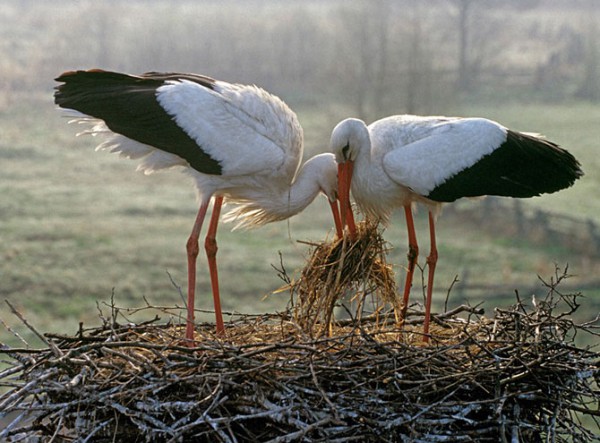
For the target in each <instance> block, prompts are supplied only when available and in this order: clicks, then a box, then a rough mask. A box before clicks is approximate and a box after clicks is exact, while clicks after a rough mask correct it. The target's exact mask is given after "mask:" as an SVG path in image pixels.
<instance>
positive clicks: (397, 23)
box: [0, 0, 600, 345]
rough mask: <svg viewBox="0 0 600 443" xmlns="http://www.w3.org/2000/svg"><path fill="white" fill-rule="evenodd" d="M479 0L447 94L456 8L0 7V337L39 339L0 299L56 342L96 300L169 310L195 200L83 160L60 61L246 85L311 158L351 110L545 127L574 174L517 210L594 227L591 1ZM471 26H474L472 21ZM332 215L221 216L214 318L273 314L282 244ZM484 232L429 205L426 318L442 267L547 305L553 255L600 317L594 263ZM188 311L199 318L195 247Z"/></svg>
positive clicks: (321, 208) (161, 182)
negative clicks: (460, 79) (468, 79)
mask: <svg viewBox="0 0 600 443" xmlns="http://www.w3.org/2000/svg"><path fill="white" fill-rule="evenodd" d="M492 3H493V2H486V3H485V5H488V6H481V7H477V8H475V9H474V10H473V14H475V15H473V16H472V17H471V22H470V23H471V25H472V28H471V31H473V32H471V34H470V35H471V40H472V41H471V42H470V46H469V48H467V49H469V54H468V55H469V58H470V60H471V61H472V62H473V63H474V64H475V65H476V67H477V69H478V70H479V71H480V74H482V77H481V78H480V79H479V80H478V81H477V82H475V83H474V84H475V88H474V90H473V91H462V92H459V91H456V90H455V88H454V86H455V84H456V83H455V78H456V76H455V74H456V69H457V60H456V58H457V43H458V41H459V38H458V34H457V28H456V21H454V19H453V18H456V17H457V10H456V8H455V4H454V2H447V1H442V0H438V1H436V2H431V3H430V2H427V5H425V3H422V4H421V3H419V2H407V1H404V2H397V1H379V2H377V7H376V8H373V7H372V4H373V3H372V2H371V1H368V2H363V1H354V2H348V1H344V2H341V1H336V0H330V1H327V2H324V1H321V0H319V1H303V2H293V1H289V2H271V1H267V0H265V1H260V0H254V1H253V2H252V13H253V14H252V17H249V15H248V10H249V8H248V3H247V2H246V1H244V2H239V1H230V2H212V1H178V2H170V1H167V0H156V1H153V2H148V1H142V0H135V1H130V2H116V1H87V0H82V1H77V2H73V1H69V0H57V1H55V2H34V1H23V0H7V1H5V2H2V4H1V5H0V25H2V26H0V36H1V37H2V38H0V53H1V54H3V57H2V59H1V60H0V73H2V75H0V244H1V245H2V247H1V248H0V319H1V320H2V321H3V322H5V324H6V327H0V341H1V342H6V343H10V344H16V343H18V339H17V338H16V337H15V336H14V335H13V334H12V333H11V332H10V331H9V330H8V328H12V329H13V330H14V331H15V332H17V333H19V334H21V335H23V336H25V337H27V339H28V340H31V344H32V345H36V344H37V342H36V341H35V339H32V334H31V333H30V332H29V331H27V329H26V328H25V327H24V326H23V325H22V324H21V322H20V321H19V320H18V319H17V318H16V317H15V316H14V315H12V314H11V313H10V310H9V308H8V307H7V305H5V303H4V300H8V301H10V302H11V303H12V304H14V305H15V306H16V307H17V308H18V309H19V310H20V311H21V312H22V313H23V315H24V316H25V317H26V318H27V319H28V320H29V321H30V322H31V323H32V324H33V325H35V326H36V327H37V328H38V329H39V330H40V331H54V332H62V333H73V332H75V331H76V330H77V328H78V325H79V322H83V323H84V325H97V324H98V323H99V322H100V320H99V318H98V311H97V304H100V305H103V304H105V303H109V302H110V300H111V297H114V300H115V301H116V304H117V305H119V306H123V307H139V306H143V305H144V304H145V301H144V299H146V300H147V301H148V302H149V303H151V304H153V305H162V306H174V305H178V306H183V300H182V298H181V292H183V293H185V290H186V252H185V243H186V240H187V238H188V235H189V233H190V230H191V228H192V224H193V222H194V217H195V214H196V211H197V209H198V208H197V202H196V196H195V190H194V186H193V184H192V182H191V180H190V179H189V178H188V177H186V176H185V175H183V174H181V173H180V172H179V171H176V170H174V171H167V172H162V173H157V174H154V175H152V176H144V175H143V174H140V173H137V172H135V168H136V164H135V162H133V161H128V160H123V159H120V158H118V157H117V156H114V155H111V154H108V153H106V152H94V147H95V146H96V145H97V144H98V140H95V139H93V138H91V137H89V136H82V137H75V134H76V133H77V132H79V131H80V130H81V128H79V127H77V126H76V125H68V124H67V120H68V119H67V118H65V117H62V116H61V114H60V112H58V111H57V110H56V109H55V106H54V104H53V100H52V94H53V91H52V87H53V81H52V79H53V78H54V77H55V76H56V75H58V74H60V72H62V71H64V70H68V69H77V68H92V67H102V68H105V69H114V70H120V71H125V72H144V71H148V70H165V71H167V70H173V71H191V72H198V73H203V74H206V75H210V76H214V77H216V78H221V79H224V80H228V81H235V82H243V83H256V84H258V85H260V86H263V87H265V88H266V89H268V90H270V91H272V92H274V93H276V94H278V95H280V96H281V97H282V98H283V99H284V100H286V101H287V102H288V103H289V104H290V105H291V106H292V107H293V108H294V109H295V110H296V112H297V113H298V115H299V118H300V121H301V123H302V125H303V127H304V131H305V142H306V143H305V145H306V149H305V156H306V157H308V156H310V155H313V154H315V153H317V152H322V151H324V150H325V149H326V148H327V145H328V141H329V135H330V133H331V130H332V128H333V127H334V126H335V124H336V123H337V122H338V121H340V120H341V119H343V118H346V117H349V116H359V115H362V116H364V117H365V119H367V120H369V121H372V120H373V119H374V118H376V117H381V116H383V115H388V114H392V113H403V112H416V113H422V114H446V115H463V116H483V117H489V118H492V119H496V120H498V121H500V122H501V123H503V124H505V125H506V126H509V127H511V128H514V129H516V130H523V131H530V132H540V133H543V134H545V135H547V136H548V137H549V138H550V139H551V140H553V141H556V142H558V143H559V144H561V145H563V146H564V147H565V148H568V149H569V150H570V151H571V152H573V153H574V154H575V156H576V157H577V158H578V159H579V160H580V161H581V163H582V164H583V168H584V171H585V172H586V176H585V177H584V178H583V179H582V180H580V181H579V182H577V183H576V185H575V186H574V187H573V188H571V189H568V190H565V191H563V192H560V193H557V194H554V195H550V196H543V197H541V198H534V199H530V200H527V201H524V202H523V206H524V207H525V208H528V209H532V208H541V209H543V210H545V211H551V212H552V213H556V214H566V215H569V216H573V217H577V218H578V219H580V220H583V221H585V220H593V221H595V222H596V223H600V199H598V197H597V190H598V189H599V186H600V177H599V175H598V171H600V158H599V156H598V154H597V148H598V143H599V140H600V125H599V124H598V122H600V106H598V105H597V103H598V102H597V101H596V102H595V103H596V104H594V101H593V100H592V101H586V102H583V101H576V100H575V99H573V97H574V94H573V91H575V90H577V89H578V88H580V86H581V85H580V83H581V82H580V79H581V78H583V77H582V76H583V74H584V73H585V72H587V71H586V69H590V71H589V72H592V73H593V70H591V69H592V68H593V67H594V66H595V65H594V63H595V62H597V61H598V58H597V57H596V56H597V51H596V52H594V51H593V50H588V51H587V52H586V50H585V48H591V49H594V48H597V46H594V45H593V44H591V43H590V44H588V43H589V42H592V43H593V42H594V41H595V40H594V39H596V40H597V39H598V38H597V37H598V35H597V33H596V30H597V27H594V26H592V25H593V24H594V23H593V22H592V21H590V20H591V19H592V18H593V17H594V16H593V14H592V12H594V13H595V9H594V8H592V6H591V3H590V7H589V10H588V9H586V8H584V7H583V6H581V5H580V6H578V7H577V8H574V7H571V5H570V4H569V5H566V4H563V3H561V2H553V1H549V0H543V1H542V2H539V3H540V5H541V6H540V7H538V8H524V9H520V8H513V7H512V6H511V5H504V6H503V5H502V4H501V2H498V3H497V4H496V3H494V4H492ZM509 3H512V2H509ZM150 4H151V5H152V7H149V5H150ZM473 4H474V5H475V3H473ZM431 5H435V7H431ZM590 11H591V12H590ZM449 18H450V19H449ZM484 21H485V23H486V26H485V27H481V26H479V25H478V24H479V23H482V22H484ZM507 24H510V26H508V25H507ZM586 45H587V46H586ZM582 48H583V49H582ZM554 59H556V60H559V61H561V60H562V61H561V63H562V64H560V65H559V66H558V67H559V68H561V69H555V67H554V66H553V65H549V64H548V63H547V61H548V60H554ZM539 73H544V74H545V75H544V76H541V77H540V76H539V75H538V74H539ZM483 74H485V75H487V76H488V77H485V75H483ZM486 79H488V80H486ZM489 79H491V80H489ZM590 84H593V82H592V83H590ZM515 85H517V86H515ZM381 86H383V88H382V87H381ZM456 205H458V206H460V207H461V208H462V207H470V206H473V207H480V205H481V202H480V201H470V200H465V201H460V202H458V203H456ZM482 210H483V209H482ZM426 218H427V217H426V212H425V211H420V212H419V213H418V214H417V216H416V221H417V229H418V235H419V240H420V245H421V258H420V264H423V263H424V257H425V256H426V255H427V253H428V249H429V245H428V232H427V223H426ZM512 222H513V221H512V220H510V219H506V220H505V223H507V224H510V223H512ZM332 225H333V223H332V220H331V216H330V212H329V207H328V205H327V203H326V201H325V199H324V198H321V197H320V198H318V199H317V201H315V203H314V204H313V205H311V206H310V207H309V208H308V209H307V210H306V211H305V212H304V213H302V214H299V215H298V216H296V217H294V218H293V219H291V220H289V221H286V222H280V223H276V224H272V225H268V226H265V227H263V228H260V229H257V230H253V231H248V232H240V231H235V232H231V231H230V226H227V225H222V226H221V227H220V230H219V234H218V242H219V254H218V262H219V271H220V283H221V292H222V301H223V304H224V309H225V310H228V311H237V312H245V313H260V312H265V311H272V310H276V309H283V308H284V307H285V306H286V304H287V303H288V302H289V294H287V293H286V292H281V293H276V294H271V293H272V292H273V291H274V290H276V289H278V288H279V287H280V286H281V285H282V284H283V282H282V281H281V280H280V279H279V278H278V276H277V272H276V271H275V270H274V269H273V266H279V264H280V254H281V258H282V260H283V263H284V265H285V267H286V270H287V271H288V273H289V274H290V275H291V276H292V277H293V276H298V275H299V271H300V269H301V268H302V266H303V265H304V263H305V260H306V257H307V254H309V252H310V251H309V247H308V246H307V245H306V244H304V243H299V242H298V240H300V241H321V240H323V239H325V238H327V237H328V236H329V237H331V236H332V235H333V226H332ZM484 228H485V227H484V226H481V223H480V221H478V220H477V221H476V220H468V219H466V220H465V219H463V220H457V219H456V218H453V217H445V216H444V213H442V216H441V217H440V219H439V221H438V247H439V254H440V259H439V262H438V267H437V271H436V287H435V301H434V303H435V309H442V307H443V303H444V300H445V298H446V295H447V292H448V289H449V288H450V286H451V285H452V282H453V281H454V279H455V277H457V278H458V279H459V280H460V281H459V282H458V283H456V284H455V285H454V287H453V289H452V291H451V293H450V296H449V307H452V306H454V305H457V304H460V303H464V302H468V303H471V304H479V303H483V306H484V307H485V308H486V311H487V312H488V313H489V314H490V315H491V313H492V311H493V309H494V307H495V306H503V305H507V304H511V303H512V302H513V301H514V292H515V290H518V291H519V293H520V294H521V296H522V297H523V298H528V297H530V296H531V295H532V294H536V295H539V296H543V295H544V294H545V292H546V289H545V288H544V286H543V285H542V283H541V282H540V280H539V279H538V276H540V277H542V278H544V279H546V280H549V279H550V278H551V277H552V276H553V275H554V273H555V266H559V267H561V268H564V267H565V266H566V265H567V263H568V265H569V273H570V274H573V277H572V278H570V279H569V280H567V282H565V285H564V286H563V287H562V289H563V290H564V291H565V292H570V291H574V292H577V291H579V290H580V288H584V289H585V290H582V291H583V292H584V294H585V295H586V298H585V300H584V301H583V302H584V303H585V306H584V308H583V309H581V310H580V311H579V312H578V316H579V317H578V318H579V319H580V320H581V321H584V320H589V319H591V318H593V317H594V316H595V315H596V314H598V312H600V287H596V285H595V283H594V282H596V281H600V272H599V271H600V261H599V260H598V257H589V256H583V255H581V253H580V251H577V250H573V249H569V248H566V247H564V246H560V245H558V244H555V243H554V242H552V241H549V242H547V244H543V245H539V244H534V243H531V242H527V241H521V240H516V239H514V238H512V237H511V236H503V235H494V233H492V232H489V230H486V229H484ZM384 236H385V238H386V240H387V241H388V242H389V243H390V246H391V250H390V253H389V257H388V258H389V262H391V263H392V264H393V265H394V267H395V270H396V274H397V280H398V284H399V286H401V284H402V281H403V278H404V266H405V263H406V252H407V240H406V229H405V223H404V217H403V214H402V213H401V211H399V212H398V213H397V215H396V216H395V217H394V219H393V223H392V225H391V226H390V227H389V228H387V230H386V231H385V234H384ZM467 277H468V278H467ZM173 282H174V283H173ZM419 283H420V279H419V275H417V278H416V281H415V287H414V288H413V300H414V301H418V300H420V294H421V293H422V291H421V288H420V287H419V286H420V285H419ZM178 287H179V288H181V290H180V289H179V288H178ZM197 308H200V309H207V310H210V309H212V299H211V296H210V284H209V279H208V273H207V270H206V260H205V257H204V256H203V254H202V253H201V255H200V257H199V260H198V298H197ZM182 312H183V311H182ZM200 319H201V320H206V321H212V316H211V315H210V314H203V315H201V316H200ZM165 321H166V320H165Z"/></svg>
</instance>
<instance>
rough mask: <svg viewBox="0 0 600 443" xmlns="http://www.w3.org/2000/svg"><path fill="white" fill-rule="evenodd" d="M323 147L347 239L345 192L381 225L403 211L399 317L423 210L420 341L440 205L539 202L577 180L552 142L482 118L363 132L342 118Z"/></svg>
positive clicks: (414, 121) (573, 165)
mask: <svg viewBox="0 0 600 443" xmlns="http://www.w3.org/2000/svg"><path fill="white" fill-rule="evenodd" d="M330 149H331V152H333V153H334V154H335V155H336V160H337V162H338V165H339V171H338V180H339V185H338V187H339V199H340V211H341V217H342V223H343V224H344V225H346V224H347V225H348V229H349V231H350V235H352V236H354V235H355V226H354V219H353V215H352V210H351V208H350V189H351V190H352V195H353V197H354V200H355V201H356V203H357V204H358V206H359V208H360V209H361V210H362V211H363V213H364V214H366V216H367V217H373V218H376V219H380V220H381V221H382V222H383V223H384V224H385V223H387V222H388V221H389V218H390V215H391V212H392V210H393V209H394V208H395V207H400V206H401V207H403V208H404V212H405V215H406V224H407V230H408V245H409V252H408V271H407V276H406V281H405V286H404V294H403V308H402V309H403V310H402V313H401V318H404V317H405V315H406V309H407V306H408V297H409V293H410V287H411V285H412V278H413V272H414V268H415V264H416V262H417V256H418V251H419V249H418V245H417V238H416V234H415V228H414V223H413V215H412V206H413V204H415V203H417V202H419V203H423V204H425V205H426V206H427V207H428V209H429V230H430V245H431V246H430V247H431V249H430V253H429V256H428V257H427V264H428V267H429V275H428V280H427V294H426V299H425V323H424V336H423V337H424V341H428V334H429V321H430V315H431V297H432V291H433V276H434V272H435V266H436V263H437V258H438V253H437V248H436V240H435V219H436V216H437V215H438V213H439V210H440V207H441V204H442V203H443V202H452V201H455V200H457V199H459V198H461V197H476V196H483V195H498V196H506V197H521V198H523V197H533V196H538V195H540V194H544V193H552V192H556V191H559V190H561V189H563V188H567V187H569V186H571V185H572V184H573V183H574V182H575V180H576V179H578V178H579V177H581V176H582V175H583V172H582V171H581V168H580V164H579V162H578V161H577V160H576V159H575V157H573V156H572V155H571V154H570V153H569V152H567V151H566V150H564V149H562V148H560V147H558V146H557V145H556V144H554V143H552V142H550V141H547V140H545V139H543V138H541V137H539V136H535V135H532V134H527V133H521V132H516V131H512V130H510V129H507V128H505V127H504V126H502V125H500V124H498V123H496V122H494V121H491V120H487V119H484V118H456V117H454V118H453V117H421V116H414V115H397V116H391V117H387V118H384V119H381V120H378V121H376V122H374V123H372V124H371V125H369V126H367V125H366V124H365V123H364V122H363V121H361V120H358V119H347V120H344V121H342V122H340V123H339V124H338V125H337V126H336V127H335V128H334V130H333V133H332V135H331V143H330Z"/></svg>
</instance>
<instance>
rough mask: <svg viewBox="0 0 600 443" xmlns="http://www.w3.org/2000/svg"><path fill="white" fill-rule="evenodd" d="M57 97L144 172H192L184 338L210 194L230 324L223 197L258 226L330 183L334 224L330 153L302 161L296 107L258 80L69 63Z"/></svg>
mask: <svg viewBox="0 0 600 443" xmlns="http://www.w3.org/2000/svg"><path fill="white" fill-rule="evenodd" d="M56 80H57V81H58V82H61V83H62V84H61V85H59V86H57V88H56V93H55V102H56V104H57V105H58V106H60V107H61V108H65V109H70V110H75V111H77V113H78V115H79V117H80V118H79V120H80V121H83V122H89V123H91V124H92V125H93V126H92V128H91V129H89V130H88V131H85V132H87V133H91V134H92V135H98V134H103V135H107V137H108V138H107V139H106V141H104V142H103V143H102V144H100V145H99V146H98V147H97V149H106V150H109V151H110V152H115V153H119V154H121V155H122V156H124V157H127V158H130V159H137V160H140V164H139V166H138V170H141V171H143V172H144V173H146V174H149V173H152V172H154V171H157V170H160V169H166V168H171V167H175V166H181V167H183V168H184V170H185V172H186V173H187V174H189V175H191V176H192V178H193V179H194V180H195V183H196V187H197V190H198V194H199V201H200V208H199V210H198V215H197V216H196V221H195V223H194V227H193V229H192V232H191V235H190V237H189V239H188V241H187V246H186V247H187V257H188V294H187V295H188V297H187V322H186V339H188V340H193V338H194V298H195V287H196V258H197V256H198V253H199V245H198V239H199V236H200V231H201V229H202V223H203V221H204V218H205V216H206V212H207V210H208V206H209V203H210V200H211V199H212V198H214V205H213V209H212V216H211V220H210V224H209V228H208V231H207V234H206V239H205V243H204V245H205V249H206V254H207V258H208V266H209V272H210V280H211V286H212V293H213V299H214V307H215V316H216V329H217V332H218V333H221V332H223V330H224V324H223V318H222V313H221V303H220V295H219V283H218V275H217V264H216V254H217V242H216V232H217V224H218V221H219V215H220V212H221V206H222V203H223V199H225V200H226V202H230V203H236V204H238V205H239V206H237V207H236V208H235V209H233V210H232V211H231V212H229V213H228V214H227V215H226V216H225V218H226V219H227V220H228V221H237V223H238V224H237V226H243V227H252V226H259V225H263V224H265V223H270V222H274V221H278V220H284V219H287V218H289V217H291V216H293V215H295V214H297V213H299V212H300V211H302V210H303V209H304V208H305V207H306V206H308V205H309V204H310V203H311V202H312V201H313V200H314V198H315V197H316V196H317V194H319V192H323V193H324V194H325V195H326V196H327V197H328V199H329V203H330V205H331V208H332V211H333V216H334V221H335V224H336V228H337V233H338V235H339V236H341V232H342V230H341V224H340V221H339V213H338V209H337V182H336V174H337V166H336V162H335V158H334V156H333V154H330V153H327V154H320V155H317V156H314V157H312V158H311V159H309V160H308V161H307V162H306V163H304V164H303V165H300V162H301V159H302V154H303V132H302V127H301V126H300V123H299V122H298V119H297V117H296V114H295V113H294V112H293V111H292V110H291V109H290V108H289V107H288V106H287V105H286V104H285V103H284V102H283V101H282V100H280V99H279V98H278V97H275V96H273V95H271V94H269V93H268V92H266V91H264V90H263V89H260V88H258V87H256V86H247V85H240V84H231V83H227V82H224V81H219V80H215V79H212V78H210V77H205V76H202V75H196V74H180V73H157V72H150V73H146V74H142V75H139V76H135V75H128V74H122V73H116V72H108V71H103V70H97V69H96V70H89V71H70V72H65V73H63V74H61V75H60V76H59V77H58V78H57V79H56Z"/></svg>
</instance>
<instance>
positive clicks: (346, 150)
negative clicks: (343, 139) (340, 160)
mask: <svg viewBox="0 0 600 443" xmlns="http://www.w3.org/2000/svg"><path fill="white" fill-rule="evenodd" d="M349 151H350V142H348V143H346V146H344V147H343V148H342V155H343V156H344V159H345V160H348V152H349Z"/></svg>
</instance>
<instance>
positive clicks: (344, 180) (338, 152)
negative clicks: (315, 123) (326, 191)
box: [329, 118, 370, 239]
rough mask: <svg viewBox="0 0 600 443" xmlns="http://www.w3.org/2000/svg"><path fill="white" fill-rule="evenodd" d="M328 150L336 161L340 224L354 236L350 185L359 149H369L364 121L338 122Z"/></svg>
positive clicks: (347, 120) (353, 119)
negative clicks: (345, 226) (346, 227)
mask: <svg viewBox="0 0 600 443" xmlns="http://www.w3.org/2000/svg"><path fill="white" fill-rule="evenodd" d="M329 149H330V151H331V152H332V153H333V154H334V155H335V159H336V161H337V163H338V195H339V199H340V213H341V221H342V225H346V224H347V225H348V230H349V232H350V237H351V238H352V239H355V238H356V225H355V222H354V214H353V213H352V207H351V205H350V187H351V185H352V174H353V171H354V161H355V160H356V157H357V155H358V153H359V151H360V150H361V149H369V150H370V140H369V131H368V129H367V126H366V125H365V122H363V121H362V120H359V119H356V118H348V119H346V120H343V121H342V122H340V123H338V125H337V126H336V127H335V128H334V129H333V132H332V133H331V141H330V143H329Z"/></svg>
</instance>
